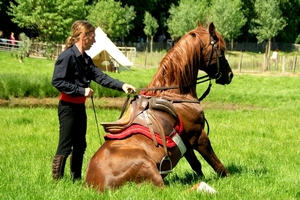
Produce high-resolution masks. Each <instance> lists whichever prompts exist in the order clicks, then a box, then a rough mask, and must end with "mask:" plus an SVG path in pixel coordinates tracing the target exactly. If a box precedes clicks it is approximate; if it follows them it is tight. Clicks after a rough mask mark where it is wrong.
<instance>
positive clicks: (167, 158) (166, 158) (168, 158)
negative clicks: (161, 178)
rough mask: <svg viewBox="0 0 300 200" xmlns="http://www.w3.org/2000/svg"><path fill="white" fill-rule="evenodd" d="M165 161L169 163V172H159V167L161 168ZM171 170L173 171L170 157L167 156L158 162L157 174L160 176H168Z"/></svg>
mask: <svg viewBox="0 0 300 200" xmlns="http://www.w3.org/2000/svg"><path fill="white" fill-rule="evenodd" d="M165 161H169V164H170V170H166V171H162V170H161V167H162V164H163V162H165ZM172 170H173V167H172V161H171V159H170V157H169V156H165V157H163V158H162V159H161V161H160V164H159V173H160V174H169V173H171V172H172Z"/></svg>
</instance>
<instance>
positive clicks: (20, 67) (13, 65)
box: [0, 52, 156, 99]
mask: <svg viewBox="0 0 300 200" xmlns="http://www.w3.org/2000/svg"><path fill="white" fill-rule="evenodd" d="M0 60H1V63H0V69H1V73H0V89H1V93H0V98H1V99H11V98H14V97H18V98H22V97H37V98H43V97H57V96H58V95H59V93H58V91H57V90H56V89H55V88H54V87H53V86H52V85H51V79H52V74H53V69H54V63H55V61H54V60H46V59H36V58H25V59H24V62H23V63H20V62H19V61H18V60H16V59H14V58H13V57H12V56H11V55H10V53H6V52H0ZM155 71H156V69H155V68H154V69H145V68H132V70H127V71H126V70H124V71H121V73H111V72H108V75H110V76H111V77H113V78H115V79H118V80H120V81H123V82H126V83H129V84H132V85H134V86H135V87H137V88H142V87H145V86H146V84H147V83H149V82H150V80H151V78H152V75H153V74H154V73H155ZM91 87H92V88H93V89H94V96H95V97H103V96H109V97H117V96H124V93H122V92H119V91H116V90H111V89H108V88H104V87H101V86H99V85H98V84H96V83H94V82H92V83H91Z"/></svg>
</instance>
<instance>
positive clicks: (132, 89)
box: [122, 83, 136, 94]
mask: <svg viewBox="0 0 300 200" xmlns="http://www.w3.org/2000/svg"><path fill="white" fill-rule="evenodd" d="M122 89H123V90H124V92H125V93H126V94H132V93H135V92H136V89H135V87H133V86H132V85H129V84H127V83H124V85H123V86H122Z"/></svg>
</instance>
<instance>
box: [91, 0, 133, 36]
mask: <svg viewBox="0 0 300 200" xmlns="http://www.w3.org/2000/svg"><path fill="white" fill-rule="evenodd" d="M135 17H136V13H135V11H134V7H133V6H130V7H129V6H127V5H125V6H124V7H122V4H121V2H115V1H114V0H99V1H98V2H97V3H96V5H95V6H94V8H93V9H91V11H90V13H89V15H88V16H87V19H88V20H89V21H90V22H91V23H92V24H94V25H95V26H100V27H101V29H102V30H103V31H104V32H105V33H106V34H107V35H108V36H109V37H110V38H111V39H117V38H123V40H124V36H126V35H127V34H129V31H130V30H131V29H132V28H133V27H134V25H133V23H132V20H133V19H134V18H135Z"/></svg>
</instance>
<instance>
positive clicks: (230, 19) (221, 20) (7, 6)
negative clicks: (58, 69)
mask: <svg viewBox="0 0 300 200" xmlns="http://www.w3.org/2000/svg"><path fill="white" fill-rule="evenodd" d="M261 2H264V3H267V4H266V5H268V6H267V8H265V10H263V12H256V10H255V9H256V8H255V7H259V5H260V3H261ZM104 3H105V4H116V5H122V8H125V10H126V12H125V13H124V11H120V7H119V6H110V7H105V6H104V8H109V9H102V10H101V8H99V7H98V6H96V5H97V4H103V5H104ZM273 5H276V6H273ZM126 6H127V7H126ZM221 6H223V9H221ZM261 7H262V6H261ZM0 8H1V10H3V11H4V12H3V13H4V14H3V13H1V15H2V16H3V18H4V19H6V21H7V20H10V18H12V20H13V21H14V22H15V23H16V24H17V25H18V26H19V27H26V28H27V29H29V30H30V29H31V31H34V32H37V33H39V34H40V36H41V39H42V40H56V41H62V40H64V39H65V38H66V36H67V33H68V31H69V29H70V24H72V22H74V21H75V20H76V19H86V18H88V16H89V18H91V19H92V18H93V17H94V18H97V17H98V18H99V19H100V20H101V21H99V20H98V21H97V23H96V24H104V25H105V24H106V22H107V21H108V22H109V27H107V28H106V29H107V31H109V35H110V36H111V37H112V38H117V37H119V36H120V35H122V37H121V38H122V39H124V41H126V42H127V41H131V42H136V40H137V36H141V37H144V38H145V34H144V32H143V28H144V24H143V16H144V14H145V12H146V11H148V12H149V13H150V14H151V15H152V16H153V17H155V19H156V20H157V22H158V24H159V28H158V29H157V33H156V34H155V36H154V40H157V39H158V38H159V36H160V35H166V36H167V38H173V39H176V38H178V37H181V36H182V35H183V34H184V33H186V32H187V31H189V30H190V29H191V28H193V27H195V26H196V22H197V21H198V20H200V21H201V22H202V23H203V24H206V23H208V21H210V20H211V19H213V20H214V23H215V24H217V25H218V26H220V32H221V34H223V35H224V36H225V38H226V39H227V40H232V39H234V40H236V41H252V42H256V41H261V39H257V37H256V36H259V35H262V34H263V31H265V30H260V29H258V27H257V22H258V21H257V20H259V19H260V14H263V13H265V17H266V18H265V17H264V18H265V19H264V21H263V22H264V23H265V22H271V21H282V22H283V21H285V22H286V26H282V24H278V25H276V26H273V27H272V29H270V31H271V32H272V34H273V35H272V36H271V37H270V36H269V37H268V38H267V39H269V38H271V39H272V40H274V41H277V42H287V43H294V42H299V39H297V38H298V35H299V31H300V23H299V22H300V13H299V12H298V11H299V9H300V0H268V1H253V0H230V1H224V0H214V1H207V0H200V1H194V0H148V1H143V2H142V1H140V0H121V1H112V0H109V1H108V0H99V1H97V0H89V1H86V0H76V1H73V0H64V1H62V0H57V1H52V0H38V1H30V0H24V1H23V0H22V1H21V0H12V1H9V0H3V4H0ZM133 11H134V12H135V15H134V14H133V13H134V12H133ZM266 11H267V12H266ZM7 12H9V13H10V16H9V17H7V16H6V13H7ZM281 12H282V15H281V14H280V13H281ZM92 13H93V14H92ZM101 16H102V17H101ZM116 19H117V21H116ZM124 19H125V20H124ZM244 20H246V23H245V22H244ZM95 21H96V20H95ZM112 22H115V23H112ZM225 22H226V23H225ZM253 22H256V23H255V24H253ZM244 23H245V24H244ZM222 24H224V26H222ZM243 24H244V25H243ZM267 24H269V23H267ZM123 25H124V26H125V25H126V26H125V28H124V26H123ZM1 26H2V27H1ZM114 26H116V27H114ZM258 26H259V24H258ZM120 27H123V29H124V32H121V31H120V30H121V29H120ZM217 28H218V27H217ZM282 28H283V29H282ZM0 29H6V28H5V26H3V25H0ZM252 29H253V30H258V32H257V31H254V32H252V33H251V32H249V31H250V30H252ZM112 30H114V31H112ZM4 31H5V35H6V36H8V35H9V31H11V30H4ZM19 31H20V30H19ZM240 33H241V34H240ZM114 34H116V35H114ZM123 37H124V38H123ZM259 38H260V37H259ZM264 39H265V38H262V40H264Z"/></svg>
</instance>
